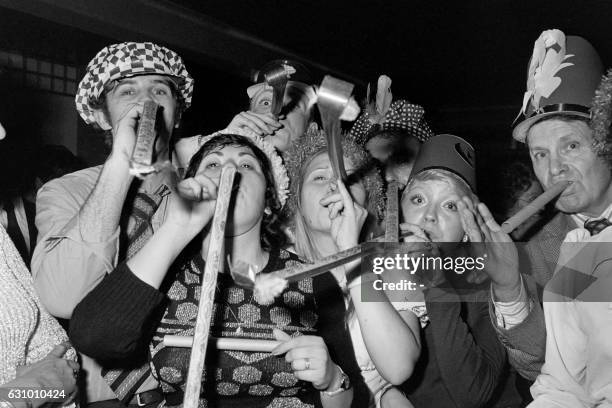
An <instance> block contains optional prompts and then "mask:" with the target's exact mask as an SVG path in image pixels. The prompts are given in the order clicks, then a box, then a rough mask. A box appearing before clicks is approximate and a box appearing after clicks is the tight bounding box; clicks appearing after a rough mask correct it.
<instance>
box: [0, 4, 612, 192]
mask: <svg viewBox="0 0 612 408" xmlns="http://www.w3.org/2000/svg"><path fill="white" fill-rule="evenodd" d="M610 21H612V2H611V1H607V0H583V1H580V2H576V1H569V0H557V1H510V0H472V1H465V2H454V1H437V2H436V1H428V2H416V1H358V0H352V1H348V0H336V1H333V2H330V1H301V0H294V1H285V2H283V1H279V0H276V1H266V2H262V1H255V0H207V1H200V0H181V1H179V0H172V1H169V0H131V1H129V2H128V1H124V0H121V1H120V0H105V1H82V0H0V84H1V86H0V94H1V95H2V102H1V103H0V121H1V122H2V123H3V124H4V125H5V126H6V127H7V130H8V132H9V136H8V140H5V141H4V142H2V146H0V151H1V152H2V153H1V157H0V160H2V162H3V163H4V164H3V165H4V166H5V167H6V165H10V167H11V168H13V169H15V168H17V169H18V168H20V167H23V165H24V163H27V160H28V159H27V151H28V150H29V149H32V148H35V147H36V146H38V145H40V144H44V143H59V144H63V145H65V146H66V147H67V148H69V149H70V150H71V151H72V152H74V153H75V154H77V155H78V156H79V157H80V158H82V159H83V160H84V161H85V162H86V163H87V164H98V163H100V162H102V161H103V160H104V157H105V156H106V153H107V151H106V148H105V146H104V144H103V141H102V137H101V135H100V134H98V133H97V132H95V131H94V130H92V129H91V128H89V127H86V126H85V125H84V123H83V122H82V121H81V120H80V118H79V117H78V115H77V114H76V111H75V110H74V105H73V95H74V89H75V87H76V84H77V83H78V81H79V80H80V78H81V77H82V75H83V72H84V69H85V66H86V64H87V62H88V61H89V60H90V59H91V58H92V57H93V56H94V55H95V53H96V52H97V51H98V50H100V49H101V48H102V47H103V46H105V45H107V44H110V43H114V42H120V41H145V40H147V41H154V42H158V43H160V44H163V45H166V46H168V47H169V48H172V49H174V50H175V51H177V52H178V53H179V54H181V55H182V56H183V57H184V59H185V61H186V63H187V67H188V69H189V71H190V72H191V73H192V75H193V76H194V78H195V80H196V82H195V94H194V98H193V101H194V103H193V106H192V108H191V109H190V111H188V112H187V113H186V114H185V117H184V123H183V128H182V133H181V135H183V136H188V135H193V134H198V133H208V132H211V131H214V130H217V129H219V128H222V127H225V125H226V124H227V123H228V122H229V120H230V119H231V118H232V117H233V115H234V114H235V113H237V112H239V111H240V110H243V109H244V108H245V107H246V102H247V97H246V93H245V88H246V87H247V86H248V84H249V83H250V80H249V77H250V75H251V74H252V72H253V71H254V70H256V69H257V68H258V67H260V66H261V65H262V64H263V63H265V62H266V61H269V60H271V59H273V58H279V57H283V56H290V57H292V58H296V59H299V60H301V61H302V62H304V63H306V64H307V65H309V66H310V67H312V68H313V72H314V73H315V75H317V76H318V78H322V75H323V74H324V73H328V72H331V73H332V74H333V75H336V76H338V77H341V78H344V79H347V80H350V81H352V82H354V83H355V84H356V85H357V86H356V94H357V96H358V97H363V96H364V95H365V84H367V82H368V81H375V80H376V78H377V76H378V75H379V74H382V73H385V74H387V75H389V76H391V78H392V79H393V92H394V95H396V97H403V98H405V99H409V100H410V101H411V102H413V103H419V104H421V105H423V106H424V107H425V108H426V111H427V116H428V118H429V120H430V121H431V123H432V127H433V129H434V130H435V131H437V132H439V133H455V134H458V135H460V136H463V137H465V138H467V139H468V140H470V141H471V142H472V143H473V144H474V145H475V146H476V148H477V152H478V161H479V166H480V167H481V168H485V169H486V168H489V167H495V166H499V165H500V164H499V163H500V158H501V159H503V157H504V156H505V154H504V153H505V152H507V151H508V149H510V148H512V147H513V144H512V141H511V136H510V132H511V124H512V121H513V119H514V118H515V117H516V115H517V113H518V110H519V107H520V103H521V101H522V95H523V92H524V86H525V84H524V83H525V74H526V67H527V61H528V59H529V56H530V55H531V52H532V48H533V42H534V41H535V40H536V38H537V37H538V36H539V34H540V32H541V31H542V30H544V29H550V28H559V29H562V30H564V31H565V32H566V34H580V35H583V36H584V37H585V38H587V39H589V40H590V41H591V42H592V43H593V44H594V46H595V47H596V48H597V49H598V50H599V51H600V53H601V55H602V58H603V60H604V64H605V65H606V66H608V64H609V61H610V60H611V56H612V41H610V35H609V22H610ZM4 173H6V172H4ZM481 174H482V176H481V179H482V178H483V177H484V178H485V181H486V182H488V180H486V178H487V173H485V172H482V173H481Z"/></svg>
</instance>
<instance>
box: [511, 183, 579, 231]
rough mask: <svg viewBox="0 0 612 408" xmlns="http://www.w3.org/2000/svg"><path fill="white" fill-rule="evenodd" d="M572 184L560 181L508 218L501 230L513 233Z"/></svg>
mask: <svg viewBox="0 0 612 408" xmlns="http://www.w3.org/2000/svg"><path fill="white" fill-rule="evenodd" d="M570 184H572V182H571V181H567V180H566V181H560V182H558V183H555V184H553V185H552V186H551V187H550V188H549V189H548V190H546V191H545V192H543V193H542V194H540V195H539V196H538V197H537V198H536V199H535V200H533V201H532V202H530V203H529V204H527V205H526V206H525V207H523V208H522V209H521V210H520V211H519V212H517V213H516V214H514V215H513V216H512V217H510V218H508V220H507V221H505V222H504V223H503V224H502V225H501V230H502V231H503V232H505V233H506V234H509V233H511V232H512V231H514V230H515V229H516V227H518V226H519V225H521V224H522V223H524V222H525V221H526V220H527V219H528V218H529V217H531V216H532V215H534V214H535V213H537V212H538V211H540V209H542V208H543V207H544V206H545V205H546V204H548V203H549V202H550V201H551V200H552V199H553V198H555V197H557V196H558V195H559V194H561V193H562V192H563V190H565V189H566V188H567V187H568V186H569V185H570Z"/></svg>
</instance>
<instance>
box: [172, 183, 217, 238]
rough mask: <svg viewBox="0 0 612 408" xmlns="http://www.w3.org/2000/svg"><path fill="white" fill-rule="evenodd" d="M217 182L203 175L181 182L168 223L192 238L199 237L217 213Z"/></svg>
mask: <svg viewBox="0 0 612 408" xmlns="http://www.w3.org/2000/svg"><path fill="white" fill-rule="evenodd" d="M217 182H218V181H215V180H213V179H211V178H209V177H206V176H205V175H203V174H197V175H195V176H194V177H190V178H188V179H185V180H182V181H180V182H179V183H178V184H177V186H176V193H175V194H172V197H171V201H170V207H169V212H168V218H167V219H166V223H168V224H169V225H172V226H176V227H178V228H179V229H181V230H182V231H183V232H184V233H185V234H186V235H190V236H191V238H193V237H194V236H195V235H197V234H198V233H199V232H200V231H201V230H202V229H203V228H204V227H205V226H206V225H207V224H208V223H209V222H210V220H211V219H212V217H213V214H214V212H215V204H216V200H217V187H218V186H217Z"/></svg>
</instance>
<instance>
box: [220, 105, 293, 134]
mask: <svg viewBox="0 0 612 408" xmlns="http://www.w3.org/2000/svg"><path fill="white" fill-rule="evenodd" d="M282 126H283V125H282V124H281V123H280V122H279V121H278V120H277V119H276V118H275V117H274V115H272V114H271V113H256V112H253V111H244V112H240V113H239V114H237V115H236V116H234V118H233V119H232V121H231V122H230V124H229V125H228V126H227V129H229V130H235V129H239V130H245V129H248V130H250V131H251V132H254V133H256V134H258V135H259V136H266V135H271V134H273V133H274V132H275V131H277V130H278V129H280V128H281V127H282Z"/></svg>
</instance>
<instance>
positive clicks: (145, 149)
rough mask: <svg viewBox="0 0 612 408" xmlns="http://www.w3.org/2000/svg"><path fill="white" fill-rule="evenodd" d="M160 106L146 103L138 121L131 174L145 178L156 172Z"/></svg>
mask: <svg viewBox="0 0 612 408" xmlns="http://www.w3.org/2000/svg"><path fill="white" fill-rule="evenodd" d="M158 109H159V105H158V104H157V103H156V102H154V101H145V103H144V107H143V108H142V115H140V119H139V120H138V130H137V131H136V145H135V146H134V151H133V152H132V158H131V160H130V174H132V175H134V176H136V177H138V178H144V176H146V175H147V174H151V173H153V172H155V170H156V169H155V167H154V166H153V163H152V161H153V151H154V149H155V136H156V135H155V119H156V117H157V110H158Z"/></svg>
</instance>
